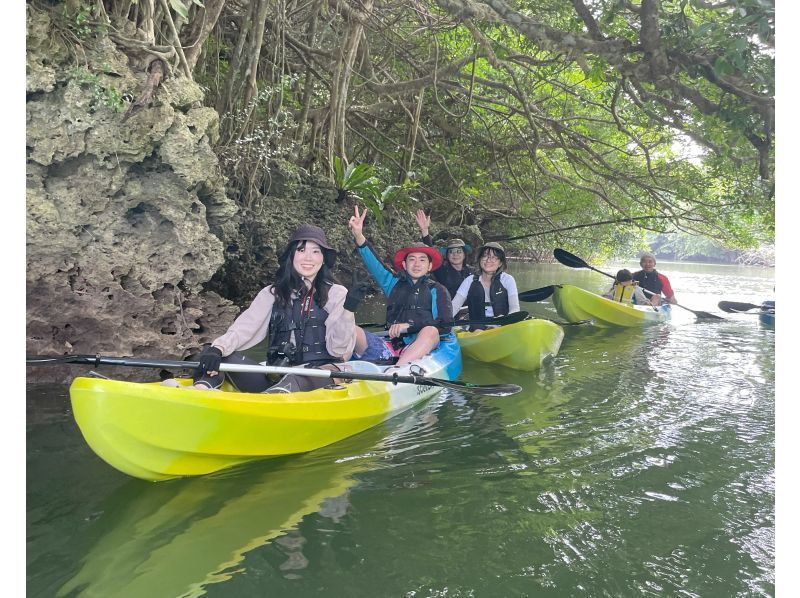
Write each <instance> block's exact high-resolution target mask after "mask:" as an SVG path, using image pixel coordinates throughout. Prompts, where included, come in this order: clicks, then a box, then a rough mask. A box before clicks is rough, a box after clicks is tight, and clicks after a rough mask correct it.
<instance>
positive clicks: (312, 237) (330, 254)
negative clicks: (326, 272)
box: [279, 224, 338, 268]
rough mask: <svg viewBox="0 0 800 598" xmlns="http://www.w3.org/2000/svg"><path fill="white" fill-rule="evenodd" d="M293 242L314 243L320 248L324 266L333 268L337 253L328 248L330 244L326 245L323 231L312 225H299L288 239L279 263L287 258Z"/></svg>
mask: <svg viewBox="0 0 800 598" xmlns="http://www.w3.org/2000/svg"><path fill="white" fill-rule="evenodd" d="M295 241H314V243H316V244H317V245H319V246H320V247H322V250H323V254H324V255H325V265H326V266H328V268H333V264H334V263H335V262H336V254H337V253H338V252H337V251H336V250H335V249H334V248H333V247H331V246H330V243H328V237H327V236H326V235H325V231H324V230H322V229H321V228H320V227H318V226H316V225H314V224H301V225H300V226H298V227H297V230H295V231H294V233H293V234H292V236H291V237H289V240H288V241H287V243H286V249H285V250H284V252H283V254H282V255H281V257H280V258H279V261H281V262H282V261H283V260H285V259H286V258H288V257H289V246H290V245H291V244H292V243H294V242H295Z"/></svg>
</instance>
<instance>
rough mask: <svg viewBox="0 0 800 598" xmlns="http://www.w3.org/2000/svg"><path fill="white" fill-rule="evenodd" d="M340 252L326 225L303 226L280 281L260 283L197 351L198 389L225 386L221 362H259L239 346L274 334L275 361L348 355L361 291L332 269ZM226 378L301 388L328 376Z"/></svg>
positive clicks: (301, 362)
mask: <svg viewBox="0 0 800 598" xmlns="http://www.w3.org/2000/svg"><path fill="white" fill-rule="evenodd" d="M336 254H337V252H336V250H335V249H334V248H333V247H331V246H330V244H329V243H328V239H327V237H326V236H325V232H324V231H323V230H322V229H321V228H320V227H318V226H315V225H313V224H303V225H301V226H299V227H298V228H297V230H295V231H294V233H293V234H292V236H291V237H290V238H289V241H288V242H287V244H286V248H285V249H284V251H283V252H282V253H281V255H280V257H279V258H278V271H277V273H276V280H275V283H274V284H271V285H269V286H267V287H265V288H263V289H261V291H260V292H259V293H258V295H257V296H256V298H255V299H254V300H253V302H252V303H251V304H250V306H249V307H248V308H247V309H246V310H245V311H243V312H242V313H241V314H240V315H239V317H238V318H236V320H235V321H234V322H233V324H231V326H230V328H228V330H227V331H226V332H225V333H224V334H223V335H222V336H219V337H217V338H215V339H214V340H213V341H212V342H211V345H210V346H208V347H206V348H205V349H204V350H203V351H202V353H200V355H199V356H198V357H197V360H198V361H199V362H200V367H199V368H198V370H197V372H196V373H195V377H194V388H198V389H216V388H219V387H220V386H221V385H222V382H223V380H224V379H225V377H226V374H224V373H222V372H220V371H219V366H220V364H221V363H246V364H257V363H258V362H257V361H255V360H253V359H251V358H249V357H247V356H245V355H244V354H242V353H240V352H239V351H242V350H244V349H249V348H251V347H254V346H256V345H257V344H258V343H260V342H261V341H263V340H264V339H265V338H266V337H267V335H269V347H268V349H267V355H266V357H267V363H268V364H269V365H288V366H303V367H306V366H307V367H326V366H328V364H333V363H336V362H341V361H346V360H347V359H349V358H350V356H351V354H352V352H353V347H354V346H355V342H356V322H355V315H354V312H355V310H356V309H357V307H358V303H359V302H360V300H361V296H354V295H353V294H348V291H347V289H346V288H345V287H343V286H342V285H340V284H337V282H336V279H335V278H334V277H333V274H332V272H331V269H332V268H333V265H334V263H335V261H336ZM328 367H329V368H330V369H336V368H335V366H328ZM227 378H228V380H229V381H230V382H231V383H232V384H233V385H234V386H235V387H236V388H237V389H238V390H240V391H242V392H296V391H305V390H313V389H315V388H320V387H322V386H324V385H326V384H328V383H329V382H327V380H328V379H327V378H310V377H308V376H296V375H294V374H290V375H288V376H284V378H282V379H281V380H280V381H278V382H277V383H275V384H273V383H272V381H271V380H270V379H269V378H268V377H267V376H266V375H265V374H259V373H239V372H237V373H228V374H227ZM173 385H174V384H173Z"/></svg>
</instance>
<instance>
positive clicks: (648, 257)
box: [633, 253, 678, 305]
mask: <svg viewBox="0 0 800 598" xmlns="http://www.w3.org/2000/svg"><path fill="white" fill-rule="evenodd" d="M639 265H640V266H641V267H642V269H641V270H639V271H638V272H634V273H633V280H634V281H635V282H638V283H639V286H640V287H641V288H642V289H644V290H645V291H650V293H652V295H651V294H650V293H645V294H646V295H647V296H648V297H649V298H650V303H652V304H653V305H661V295H662V293H663V295H664V298H665V299H664V300H665V301H666V302H667V303H673V304H674V303H677V302H678V300H677V299H675V292H674V291H673V290H672V285H671V284H670V283H669V278H667V277H666V276H664V275H663V274H661V273H660V272H658V271H656V257H655V256H654V255H653V254H652V253H643V254H642V256H641V257H640V258H639Z"/></svg>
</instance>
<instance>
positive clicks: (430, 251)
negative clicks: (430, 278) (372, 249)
mask: <svg viewBox="0 0 800 598" xmlns="http://www.w3.org/2000/svg"><path fill="white" fill-rule="evenodd" d="M409 253H424V254H425V255H427V256H428V257H429V258H430V260H431V271H433V270H436V269H437V268H438V267H439V266H441V265H442V261H443V260H442V254H441V253H439V250H438V249H435V248H434V247H429V246H428V245H425V243H411V244H410V245H409V246H408V247H403V248H402V249H399V250H398V251H397V253H395V254H394V258H393V259H392V264H393V265H394V267H395V269H396V270H398V271H399V270H405V267H406V266H405V261H406V257H407V256H408V254H409Z"/></svg>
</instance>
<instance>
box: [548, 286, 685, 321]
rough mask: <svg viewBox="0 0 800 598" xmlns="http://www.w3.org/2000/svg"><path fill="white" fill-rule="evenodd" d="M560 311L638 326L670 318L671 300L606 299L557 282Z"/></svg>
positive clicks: (564, 315)
mask: <svg viewBox="0 0 800 598" xmlns="http://www.w3.org/2000/svg"><path fill="white" fill-rule="evenodd" d="M553 304H554V305H555V306H556V311H558V314H559V315H560V316H561V317H562V318H564V319H565V320H570V321H573V320H585V319H591V320H594V325H595V326H598V327H600V328H611V327H615V326H622V327H628V328H630V327H637V326H647V325H650V324H659V323H661V322H666V321H667V320H669V319H670V317H671V315H672V312H671V310H670V306H669V304H664V305H661V306H659V307H656V308H654V307H650V306H647V305H633V304H630V303H620V302H618V301H612V300H611V299H606V298H605V297H601V296H600V295H597V294H595V293H591V292H589V291H586V290H584V289H581V288H579V287H576V286H573V285H571V284H562V285H556V288H555V291H554V292H553Z"/></svg>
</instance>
